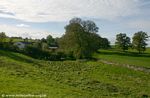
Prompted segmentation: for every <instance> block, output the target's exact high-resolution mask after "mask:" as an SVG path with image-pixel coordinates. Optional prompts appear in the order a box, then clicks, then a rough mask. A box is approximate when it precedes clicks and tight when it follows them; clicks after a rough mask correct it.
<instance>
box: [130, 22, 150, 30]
mask: <svg viewBox="0 0 150 98" xmlns="http://www.w3.org/2000/svg"><path fill="white" fill-rule="evenodd" d="M127 26H128V27H130V28H134V29H139V30H149V28H150V21H149V20H134V21H129V22H128V23H127Z"/></svg>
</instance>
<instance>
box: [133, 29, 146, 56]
mask: <svg viewBox="0 0 150 98" xmlns="http://www.w3.org/2000/svg"><path fill="white" fill-rule="evenodd" d="M132 39H133V41H132V45H133V48H134V49H136V50H138V51H139V53H141V52H144V51H145V50H146V46H147V43H146V41H147V40H148V35H147V33H146V32H143V31H139V32H137V33H135V34H134V36H133V38H132Z"/></svg>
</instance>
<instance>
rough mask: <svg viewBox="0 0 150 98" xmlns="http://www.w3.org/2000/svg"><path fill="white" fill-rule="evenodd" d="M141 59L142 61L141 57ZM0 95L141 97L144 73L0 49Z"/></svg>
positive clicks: (146, 88) (144, 91) (145, 87)
mask: <svg viewBox="0 0 150 98" xmlns="http://www.w3.org/2000/svg"><path fill="white" fill-rule="evenodd" d="M141 61H142V60H141ZM0 63H1V64H0V74H1V75H0V81H1V82H0V85H1V86H0V89H1V90H0V94H46V95H47V97H48V98H59V97H65V98H76V97H77V98H87V97H88V98H89V97H90V98H99V97H103V98H108V97H109V98H114V97H119V98H141V97H143V98H145V97H147V98H148V97H149V96H150V95H149V94H150V93H149V92H150V89H149V88H150V87H149V86H150V84H149V83H150V82H149V81H150V80H149V79H150V76H149V74H148V73H144V72H140V71H134V70H131V69H128V68H124V67H121V66H113V65H107V64H103V63H101V62H98V61H97V62H93V61H88V62H80V61H64V62H60V61H57V62H54V61H53V62H51V61H43V60H36V59H33V58H31V57H28V56H25V55H22V54H19V53H13V52H8V51H2V50H0Z"/></svg>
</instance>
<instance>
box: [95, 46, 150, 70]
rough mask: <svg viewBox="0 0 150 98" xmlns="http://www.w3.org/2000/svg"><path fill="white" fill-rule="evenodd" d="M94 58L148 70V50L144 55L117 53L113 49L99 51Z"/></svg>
mask: <svg viewBox="0 0 150 98" xmlns="http://www.w3.org/2000/svg"><path fill="white" fill-rule="evenodd" d="M94 56H95V57H97V58H100V59H104V60H107V61H110V62H116V63H120V64H130V65H134V66H142V67H145V68H150V48H147V50H146V51H145V53H144V54H138V52H137V51H135V50H129V51H127V52H121V51H120V52H119V51H117V50H115V49H110V50H99V53H97V54H95V55H94Z"/></svg>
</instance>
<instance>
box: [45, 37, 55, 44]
mask: <svg viewBox="0 0 150 98" xmlns="http://www.w3.org/2000/svg"><path fill="white" fill-rule="evenodd" d="M46 41H47V44H48V45H49V46H51V45H53V44H54V43H55V40H54V38H53V37H52V36H51V35H48V36H47V38H46Z"/></svg>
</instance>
